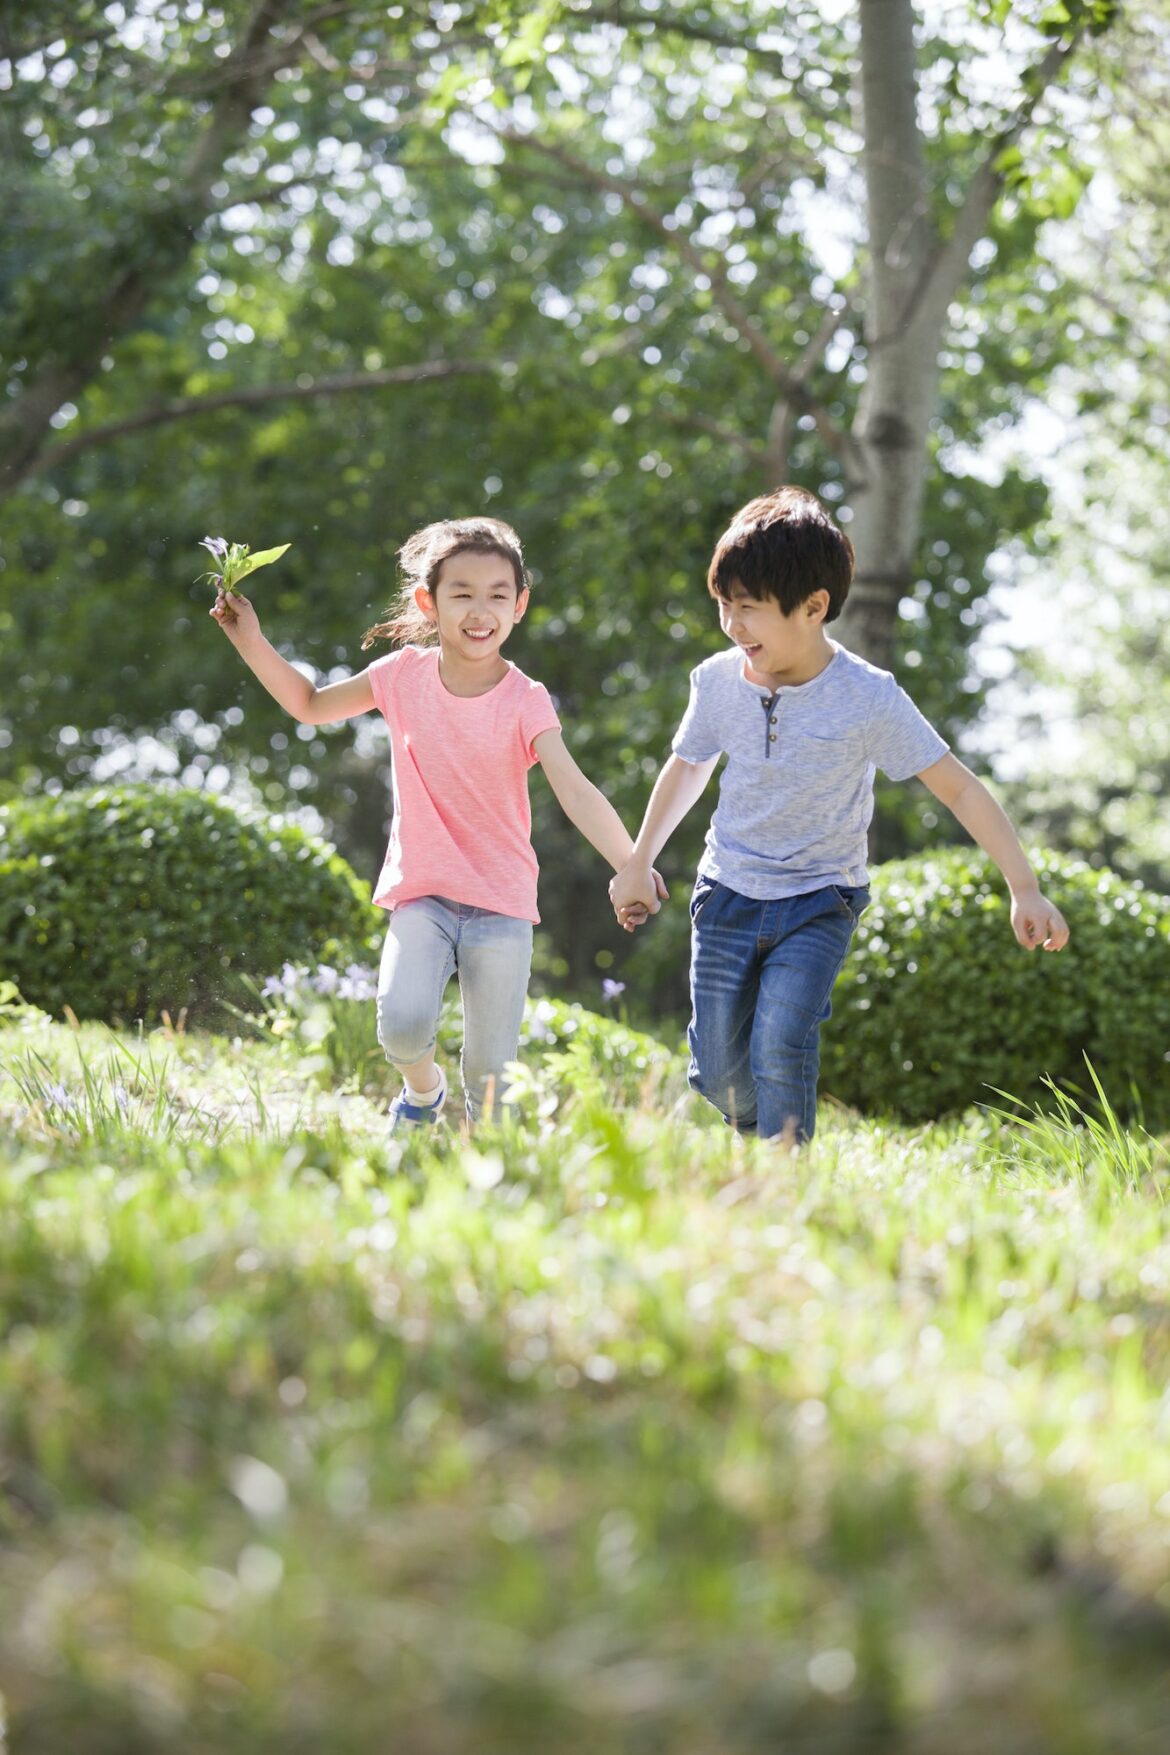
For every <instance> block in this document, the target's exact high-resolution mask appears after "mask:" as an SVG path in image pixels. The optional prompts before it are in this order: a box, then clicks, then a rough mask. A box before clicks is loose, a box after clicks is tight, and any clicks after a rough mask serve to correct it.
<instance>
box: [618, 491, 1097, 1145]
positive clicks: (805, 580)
mask: <svg viewBox="0 0 1170 1755" xmlns="http://www.w3.org/2000/svg"><path fill="white" fill-rule="evenodd" d="M852 576H853V548H852V545H851V543H850V541H849V538H848V537H847V536H846V535H844V533H843V532H842V531H840V530H839V529H838V528H837V526H836V525H835V524H834V523H833V521H832V519H831V518H830V517H829V515H828V513H827V512H826V511H825V509H824V507H823V506H822V505H821V504H820V502H819V501H818V500H817V499H816V498H815V497H814V496H813V495H812V494H809V493H806V492H805V491H804V490H803V489H802V488H794V487H784V488H779V489H778V490H777V491H776V492H775V493H771V494H766V495H764V496H763V497H762V498H760V499H756V500H752V501H751V502H750V503H749V504H748V505H746V506H744V507H743V509H742V511H740V512H738V513H737V514H736V516H735V518H734V520H733V521H732V523H731V526H730V528H729V529H728V530H727V531H726V532H725V533H724V535H723V536H721V537H720V539H719V542H718V544H717V545H716V548H715V553H714V556H713V557H712V560H711V566H710V569H709V571H708V574H707V589H708V591H709V593H710V595H711V596H712V597H713V598H715V599H716V601H717V602H718V604H719V623H720V626H721V627H722V629H723V632H724V633H725V634H726V635H727V637H728V638H729V639H730V640H731V641H732V642H733V646H732V650H731V651H730V652H721V653H720V654H719V655H718V656H717V657H714V658H708V659H707V660H706V662H705V663H703V664H700V665H699V666H698V668H697V669H696V670H695V671H693V672H692V674H691V697H690V703H689V705H688V707H687V710H686V713H685V714H684V716H683V721H682V724H681V725H680V726H679V728H678V731H677V732H676V734H675V737H674V742H673V744H672V746H671V747H672V752H673V753H672V754H671V756H670V758H669V760H668V761H667V763H666V765H665V766H664V768H663V769H662V772H661V773H660V774H659V776H658V779H657V781H656V782H655V785H654V790H653V793H652V794H651V797H650V802H649V804H648V805H647V807H646V815H645V818H644V820H643V823H642V827H641V830H640V831H639V834H638V838H637V841H636V842H635V843H634V850H633V852H632V854H631V855H630V858H629V860H628V862H627V863H626V865H625V866H624V867H623V868H622V870H621V871H620V872H619V873H618V874H617V876H616V877H615V878H614V879H613V881H612V883H611V884H610V898H611V900H612V902H613V905H614V909H615V912H616V914H617V917H618V920H619V921H620V922H621V923H622V924H623V925H624V924H625V923H626V920H627V918H628V917H629V916H628V911H629V910H632V909H642V908H644V909H646V910H648V911H649V912H650V913H652V914H656V913H657V912H658V909H659V907H660V905H661V904H660V902H659V898H658V895H657V893H656V890H655V884H654V879H653V876H652V875H651V867H652V864H653V862H654V860H655V859H656V858H657V856H658V854H659V852H660V851H661V849H662V848H663V847H664V846H665V845H666V842H667V840H668V839H669V837H670V835H671V834H672V833H673V831H674V829H675V828H676V827H677V826H678V824H679V823H680V822H681V820H682V818H683V817H684V816H685V815H686V813H687V811H688V810H689V809H690V808H691V806H692V805H693V804H695V803H696V801H697V800H698V798H699V795H700V793H701V792H702V791H703V789H704V787H705V786H706V784H707V781H708V780H709V779H710V777H711V774H712V772H713V771H714V768H715V766H716V763H717V762H718V761H719V758H720V756H722V755H726V756H727V766H726V768H725V769H724V771H723V775H722V778H721V780H720V783H719V801H718V804H717V805H716V807H715V813H714V816H713V817H712V819H711V825H710V828H709V829H708V831H707V848H706V852H705V853H704V855H703V858H702V860H701V861H700V864H699V875H698V880H697V882H696V884H695V890H694V895H693V897H692V899H691V920H692V935H691V1005H692V1016H691V1023H690V1029H689V1031H688V1041H689V1044H690V1051H691V1066H690V1083H691V1087H692V1089H694V1090H696V1091H699V1092H700V1093H701V1094H702V1095H703V1096H704V1097H706V1098H707V1100H708V1101H709V1102H711V1103H713V1104H714V1105H715V1107H716V1108H717V1109H719V1110H721V1112H722V1114H723V1116H724V1118H725V1119H726V1120H727V1121H728V1122H730V1123H731V1125H732V1126H733V1127H735V1128H736V1129H737V1130H738V1131H739V1132H740V1133H758V1134H759V1135H760V1136H761V1137H764V1138H778V1139H782V1140H784V1141H786V1142H788V1143H793V1144H799V1143H801V1142H802V1141H805V1140H809V1139H811V1138H812V1134H813V1128H814V1125H815V1118H816V1090H817V1070H818V1065H819V1059H820V1052H819V1042H820V1027H821V1024H822V1023H823V1022H824V1020H825V1019H826V1018H827V1017H828V1016H829V1010H830V1005H829V998H830V995H831V993H832V990H833V984H834V982H835V981H836V979H837V974H838V971H839V970H840V967H841V964H842V962H843V961H844V958H845V953H846V951H847V950H848V948H849V941H850V939H851V938H852V936H853V929H854V927H855V926H856V924H857V921H858V919H859V918H860V916H861V913H862V910H863V909H864V908H865V906H866V903H867V902H868V900H869V891H868V889H867V887H866V885H867V877H866V830H867V828H868V826H869V820H870V817H871V816H872V814H873V778H874V770H875V768H880V769H881V770H882V772H883V773H884V774H887V775H888V776H889V778H890V779H892V780H907V779H909V778H910V776H911V775H912V774H917V776H918V778H919V779H920V780H922V781H923V782H924V783H925V785H926V786H928V787H929V789H930V791H931V792H933V793H934V795H935V797H936V798H938V799H939V800H941V802H942V803H943V804H945V805H946V806H947V807H948V809H949V810H950V811H952V813H953V814H954V816H955V817H956V818H957V819H958V821H959V822H960V823H961V824H962V825H963V827H964V828H965V829H966V830H967V832H968V834H970V835H971V836H972V838H973V839H974V840H975V841H977V842H978V844H979V846H980V847H982V848H983V849H984V851H985V852H986V853H987V854H989V855H990V857H991V858H992V859H993V860H994V861H995V863H996V865H997V866H998V867H999V869H1000V871H1001V872H1002V873H1003V876H1004V878H1005V879H1006V880H1007V885H1008V888H1009V890H1010V891H1011V897H1012V912H1011V920H1012V930H1013V931H1014V933H1015V935H1016V938H1017V939H1018V940H1019V942H1020V944H1022V945H1023V946H1024V947H1025V949H1027V950H1034V949H1035V948H1036V946H1037V945H1043V947H1044V949H1045V950H1049V951H1059V950H1062V949H1063V948H1064V946H1065V945H1066V944H1067V942H1068V927H1067V925H1066V924H1065V922H1064V920H1063V919H1062V917H1061V915H1060V913H1059V912H1058V910H1057V909H1056V908H1054V907H1053V906H1052V904H1051V903H1050V902H1048V901H1047V900H1046V899H1045V898H1044V897H1043V896H1042V895H1041V894H1040V889H1039V886H1038V884H1037V881H1036V875H1035V873H1034V872H1033V870H1032V868H1031V866H1030V865H1029V864H1028V861H1027V858H1026V857H1025V855H1024V852H1023V849H1022V848H1021V846H1020V843H1019V841H1018V840H1017V838H1016V834H1015V831H1014V830H1013V828H1012V826H1011V824H1010V823H1009V821H1008V819H1007V817H1006V816H1005V815H1004V812H1003V811H1002V810H1001V809H1000V807H999V805H998V804H997V803H996V802H995V800H994V799H993V798H992V796H991V794H990V792H988V790H987V788H986V787H985V786H984V785H983V783H982V782H981V781H980V780H977V779H976V777H975V775H974V774H972V773H971V772H970V771H969V770H968V769H967V768H965V767H964V766H963V764H962V763H961V762H960V761H958V760H957V759H956V758H955V757H954V756H953V755H951V754H950V753H949V752H948V748H947V745H946V743H945V742H944V740H943V739H942V738H941V737H940V736H939V735H938V733H937V732H936V731H935V730H934V728H933V727H932V726H931V725H930V724H928V722H927V721H926V720H925V719H924V718H923V716H922V714H921V713H920V712H919V711H918V709H917V707H915V706H914V704H913V702H912V701H911V700H910V698H909V696H908V695H906V694H905V693H904V692H903V691H902V689H901V688H899V686H898V684H897V683H896V682H895V681H894V678H893V677H892V676H891V675H890V674H889V672H888V671H884V670H878V669H876V668H875V667H874V666H873V665H871V664H867V663H866V662H865V661H864V660H863V659H861V658H857V657H855V656H854V654H853V653H852V652H849V651H847V650H846V649H845V648H844V647H842V646H839V645H837V643H836V642H835V641H833V640H830V639H829V638H828V636H827V635H826V633H825V625H826V623H828V622H832V621H834V620H835V619H836V617H837V616H838V615H839V614H840V613H841V609H842V606H843V605H844V602H845V599H846V597H847V595H848V592H849V583H850V580H851V578H852Z"/></svg>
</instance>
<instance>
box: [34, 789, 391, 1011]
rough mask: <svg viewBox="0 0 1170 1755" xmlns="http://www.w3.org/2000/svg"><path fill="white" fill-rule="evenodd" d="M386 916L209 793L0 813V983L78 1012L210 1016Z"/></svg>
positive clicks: (305, 850) (314, 847)
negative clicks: (232, 989) (254, 977)
mask: <svg viewBox="0 0 1170 1755" xmlns="http://www.w3.org/2000/svg"><path fill="white" fill-rule="evenodd" d="M380 920H381V911H380V910H379V909H377V908H375V907H374V905H373V903H372V902H371V901H370V896H369V890H368V888H367V887H366V886H365V885H364V884H362V883H361V882H360V881H359V880H358V879H357V878H356V877H355V876H354V874H353V872H352V871H351V870H350V868H349V866H348V865H347V864H346V863H345V861H344V860H343V859H342V858H341V857H340V855H339V854H337V853H335V852H333V851H332V849H331V848H329V847H328V846H327V845H326V844H325V843H324V842H323V841H320V840H318V839H317V838H316V837H315V836H312V835H309V834H306V833H305V831H304V830H303V829H300V828H296V827H295V826H293V825H291V824H287V823H285V824H281V823H277V822H274V821H272V820H271V819H265V818H262V817H257V816H254V815H252V814H250V813H248V812H245V811H243V810H241V809H239V808H238V807H236V806H233V805H231V804H228V803H227V802H226V801H224V800H223V799H221V798H216V797H214V796H212V795H210V794H208V793H203V792H195V791H190V790H182V789H178V788H164V787H157V786H109V787H98V788H96V789H93V790H87V791H79V792H68V793H64V794H62V795H61V796H60V797H59V798H46V799H27V800H20V801H18V802H14V803H11V804H8V805H5V806H3V807H0V976H5V977H7V978H8V979H10V980H12V981H14V982H15V983H16V985H17V987H18V988H19V989H20V992H21V993H22V994H23V996H24V998H25V999H26V1000H27V1001H29V1002H30V1003H31V1004H33V1005H38V1006H42V1007H43V1008H44V1009H45V1010H47V1011H51V1012H55V1013H60V1011H61V1009H62V1007H64V1006H66V1005H68V1006H71V1007H72V1009H73V1011H74V1012H75V1013H76V1014H77V1015H78V1017H89V1018H106V1019H113V1018H121V1019H131V1018H148V1019H149V1018H153V1017H156V1016H157V1015H158V1013H159V1012H160V1011H162V1010H164V1009H165V1010H168V1011H169V1012H170V1013H171V1015H172V1016H175V1017H177V1016H178V1014H179V1013H180V1011H181V1010H182V1009H183V1008H184V1007H186V1008H187V1010H188V1012H189V1013H190V1014H191V1015H192V1016H194V1017H199V1016H202V1017H204V1018H205V1019H206V1018H208V1017H210V1016H211V1015H212V1012H213V1008H214V1002H215V1001H216V1000H217V999H218V998H219V997H220V996H221V995H222V994H223V993H224V992H225V991H226V990H227V988H228V987H229V986H230V985H231V979H230V978H231V977H233V976H234V975H237V974H260V975H267V974H269V973H270V971H272V970H273V969H279V968H280V966H281V964H282V963H283V962H285V961H286V959H289V958H294V959H295V958H298V957H302V958H303V957H316V956H317V955H318V954H319V953H320V952H321V951H322V950H323V949H324V948H325V947H326V946H327V945H329V944H330V943H331V942H332V941H334V940H340V941H342V942H343V943H346V944H351V943H354V942H355V941H356V942H364V941H366V940H368V939H369V937H370V935H371V933H372V932H373V931H376V930H377V928H378V926H379V923H380Z"/></svg>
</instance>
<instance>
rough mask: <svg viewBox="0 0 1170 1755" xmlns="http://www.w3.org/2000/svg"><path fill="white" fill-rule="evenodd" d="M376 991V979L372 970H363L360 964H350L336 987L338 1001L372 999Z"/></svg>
mask: <svg viewBox="0 0 1170 1755" xmlns="http://www.w3.org/2000/svg"><path fill="white" fill-rule="evenodd" d="M377 991H378V979H377V976H376V974H375V973H374V971H373V969H365V968H363V967H362V965H361V964H360V963H351V964H350V965H349V968H348V969H347V970H346V971H345V974H344V975H343V976H342V977H341V980H340V981H339V982H338V985H337V997H338V999H361V1000H366V999H373V998H374V996H375V994H376V993H377Z"/></svg>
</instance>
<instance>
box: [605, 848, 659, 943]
mask: <svg viewBox="0 0 1170 1755" xmlns="http://www.w3.org/2000/svg"><path fill="white" fill-rule="evenodd" d="M669 895H670V892H669V890H668V889H667V887H666V885H665V883H664V882H663V879H662V874H661V872H658V871H655V870H654V868H653V866H650V865H643V864H642V863H641V862H635V861H634V860H632V859H631V860H628V861H627V863H626V864H625V865H623V867H622V869H621V870H620V871H619V872H618V873H616V875H615V876H614V877H612V878H611V879H610V884H609V899H610V901H611V902H612V903H613V911H614V913H615V914H616V915H617V918H618V923H619V924H620V925H621V926H624V927H625V928H626V930H627V932H632V931H633V930H634V927H635V926H641V924H642V923H643V921H644V920H645V919H646V918H647V916H648V915H650V914H657V912H658V910H659V909H660V908H661V906H662V904H663V902H665V901H666V900H667V898H668V897H669ZM636 911H637V913H636ZM635 914H636V917H635ZM627 922H629V924H627Z"/></svg>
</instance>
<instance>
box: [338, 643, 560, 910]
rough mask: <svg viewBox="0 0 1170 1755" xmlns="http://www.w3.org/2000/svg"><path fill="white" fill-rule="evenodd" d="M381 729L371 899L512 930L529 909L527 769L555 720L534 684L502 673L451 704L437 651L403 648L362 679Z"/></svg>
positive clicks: (533, 874)
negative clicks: (506, 920) (417, 900)
mask: <svg viewBox="0 0 1170 1755" xmlns="http://www.w3.org/2000/svg"><path fill="white" fill-rule="evenodd" d="M367 674H368V675H369V678H370V686H371V688H372V689H373V692H374V701H375V703H376V705H377V707H378V710H379V712H380V713H381V714H382V717H383V718H384V719H385V721H386V724H387V725H388V726H389V728H390V748H391V753H392V755H393V760H394V821H393V823H392V824H391V828H390V844H389V846H388V848H387V849H386V861H385V864H384V865H383V867H382V873H381V876H380V877H379V879H378V882H377V885H376V887H375V890H374V900H375V902H377V903H379V904H380V906H381V907H383V908H394V907H397V905H398V904H399V903H400V902H409V901H411V900H413V898H414V897H416V896H447V897H449V898H450V900H451V901H453V902H464V903H467V904H469V905H471V906H472V907H476V908H490V909H491V910H492V911H493V912H494V913H496V914H510V915H512V916H514V917H515V918H516V919H519V920H531V921H532V922H533V924H535V923H536V922H537V921H539V919H540V915H539V914H538V913H537V909H536V878H537V865H536V854H535V852H534V851H533V847H532V839H531V836H532V811H531V808H530V806H529V802H528V770H529V768H531V766H532V764H533V763H534V762H535V761H536V751H535V750H534V749H533V747H532V746H533V743H534V741H535V739H536V738H538V737H539V736H540V734H541V732H542V731H557V730H559V729H560V720H559V719H558V718H557V715H556V709H555V708H554V706H553V704H552V700H551V698H550V696H549V692H548V690H547V689H546V688H545V686H544V684H543V683H538V682H533V681H532V679H531V677H527V676H525V675H524V672H523V671H521V670H517V669H516V666H515V665H514V664H509V666H508V674H507V676H505V677H504V679H503V681H502V682H499V683H497V684H496V686H495V688H494V689H489V691H488V693H487V694H486V695H473V696H470V697H466V696H463V695H452V694H449V693H448V691H447V690H446V689H445V688H444V686H443V684H442V681H441V680H440V677H439V653H438V649H437V647H423V646H404V647H403V648H402V650H401V651H399V652H392V653H391V654H390V655H389V657H386V658H378V659H375V661H374V663H373V664H371V665H370V667H369V671H368V673H367Z"/></svg>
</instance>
